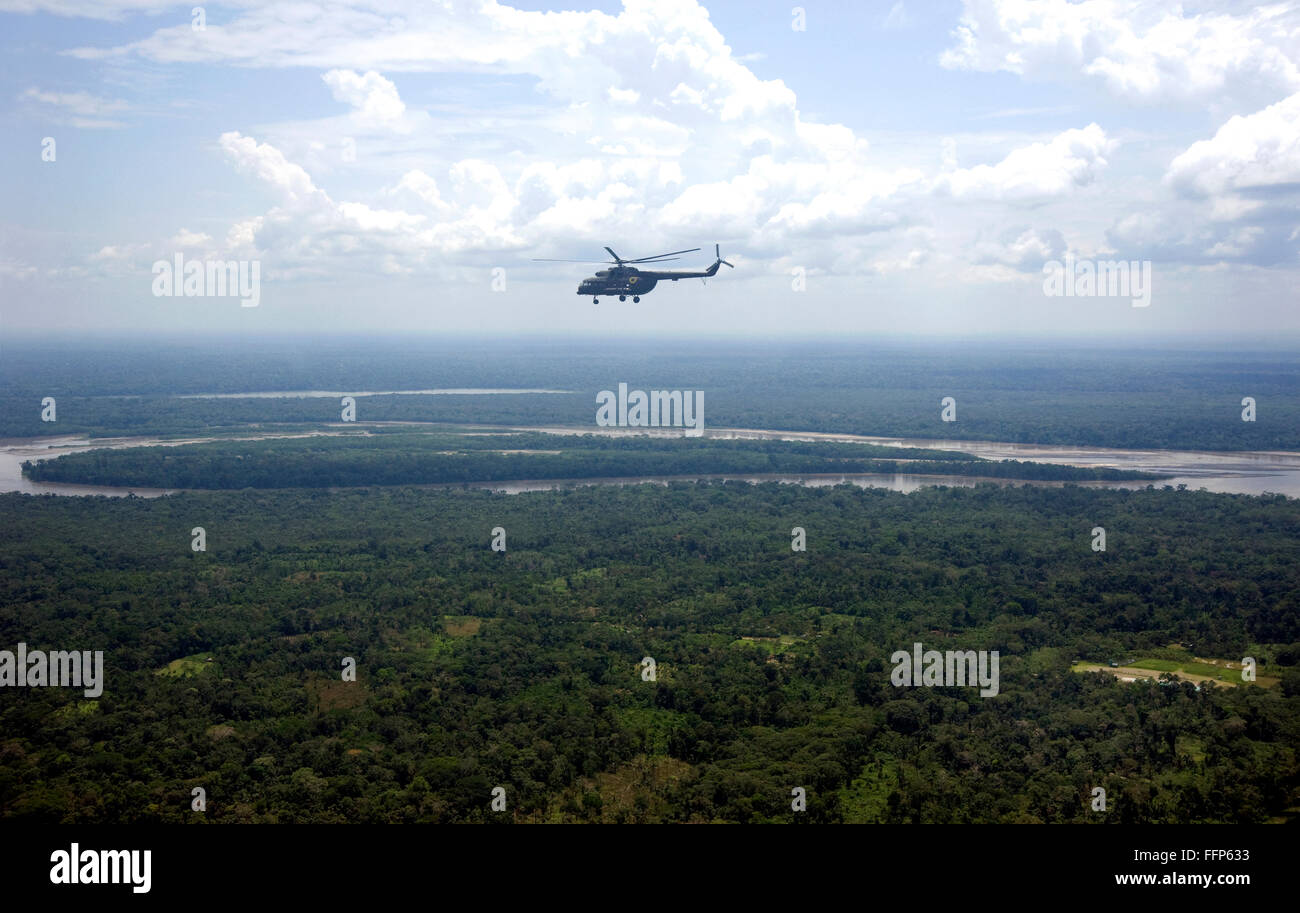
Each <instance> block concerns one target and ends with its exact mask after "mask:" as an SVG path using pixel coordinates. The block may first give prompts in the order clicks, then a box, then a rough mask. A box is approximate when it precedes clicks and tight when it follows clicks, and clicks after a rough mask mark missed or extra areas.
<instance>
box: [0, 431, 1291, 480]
mask: <svg viewBox="0 0 1300 913" xmlns="http://www.w3.org/2000/svg"><path fill="white" fill-rule="evenodd" d="M375 424H381V423H375ZM382 424H389V423H382ZM393 424H404V425H405V424H416V423H407V422H401V423H393ZM358 426H361V427H358ZM363 427H364V423H360V422H358V423H357V424H356V425H354V426H352V427H351V428H349V430H348V431H347V432H344V431H343V430H341V429H340V430H339V431H317V432H305V433H274V432H272V433H258V434H241V435H230V436H223V437H219V438H186V439H161V438H156V437H122V438H97V439H95V440H94V441H91V440H90V439H88V438H87V437H85V436H84V435H64V436H59V437H41V438H25V439H7V440H0V492H10V491H17V492H25V493H27V494H58V495H109V496H116V497H121V496H125V495H127V494H134V495H136V496H139V497H157V496H159V495H164V494H170V493H171V490H169V489H162V488H126V487H114V486H101V485H73V484H68V483H60V482H33V481H31V480H29V479H25V478H23V475H22V463H23V461H24V460H37V459H49V458H53V457H57V456H60V455H62V454H65V453H78V452H80V451H84V450H94V449H99V448H114V449H116V448H122V447H151V446H177V445H180V444H193V443H202V442H205V441H211V440H259V439H266V438H284V437H307V436H313V435H327V434H341V433H351V434H355V433H357V432H358V431H359V430H361V428H363ZM458 427H461V428H464V427H466V426H465V425H459V426H458ZM479 431H480V433H500V432H512V431H541V432H546V433H552V434H581V433H591V434H606V435H616V436H617V435H625V434H637V433H646V432H647V431H649V432H651V433H659V434H662V435H668V436H680V434H681V432H680V431H673V430H667V429H665V430H662V431H657V430H656V429H641V428H638V429H634V430H633V429H620V428H566V427H562V426H538V427H524V426H509V427H506V426H480V428H479ZM705 436H706V437H713V438H719V439H724V440H740V439H751V440H760V439H768V440H789V441H834V442H841V443H853V442H858V443H866V444H882V445H886V446H894V447H922V448H926V449H931V450H952V451H958V452H961V453H969V454H974V455H975V456H980V457H985V458H987V459H994V460H1004V459H1014V460H1035V461H1038V462H1042V463H1057V464H1065V465H1071V466H1089V467H1111V468H1115V469H1131V470H1143V471H1147V472H1156V473H1162V474H1164V473H1167V474H1168V475H1169V476H1170V478H1167V479H1161V480H1158V481H1147V480H1142V481H1132V482H1085V483H1075V484H1082V485H1086V486H1088V487H1099V488H1142V487H1146V486H1147V485H1156V486H1163V485H1186V486H1187V487H1188V488H1190V489H1198V488H1204V489H1206V490H1208V491H1215V492H1225V493H1234V494H1251V495H1258V494H1263V493H1265V492H1274V493H1277V494H1285V495H1288V496H1290V497H1300V453H1294V452H1290V451H1236V452H1218V451H1206V450H1120V449H1115V448H1107V447H1070V446H1060V445H1048V444H1013V443H1005V442H995V441H957V440H944V439H931V438H900V437H877V436H870V435H854V434H826V433H820V432H796V431H767V430H763V429H757V428H713V429H706V430H705ZM695 479H717V480H722V479H726V480H739V481H749V482H768V481H778V482H788V483H791V484H799V485H813V486H819V485H836V484H840V483H842V482H850V483H852V484H855V485H861V486H863V487H870V488H888V489H891V490H893V491H901V492H911V491H915V490H916V489H918V488H920V487H923V486H927V485H954V486H970V485H974V484H976V483H978V482H995V483H998V484H1003V485H1038V486H1045V487H1059V486H1060V485H1062V484H1064V483H1062V482H1043V481H1026V480H1022V479H983V478H978V477H975V476H954V475H924V474H919V473H891V474H879V473H828V474H822V473H757V474H752V473H734V474H733V473H721V474H716V475H701V476H654V477H637V478H592V479H535V480H534V479H522V480H518V481H510V482H472V483H469V484H468V487H471V488H488V489H493V490H496V491H504V492H508V493H511V494H514V493H519V492H524V491H543V490H548V489H552V488H562V487H570V486H575V485H634V484H638V483H642V482H654V483H660V484H667V483H669V482H672V481H692V480H695ZM425 487H433V488H461V487H465V486H464V485H463V484H462V483H455V484H448V485H431V486H425Z"/></svg>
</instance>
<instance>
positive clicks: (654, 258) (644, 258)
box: [605, 247, 699, 263]
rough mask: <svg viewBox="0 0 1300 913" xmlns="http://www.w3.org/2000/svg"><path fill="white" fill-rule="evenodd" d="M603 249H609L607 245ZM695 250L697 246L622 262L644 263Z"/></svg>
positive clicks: (690, 252)
mask: <svg viewBox="0 0 1300 913" xmlns="http://www.w3.org/2000/svg"><path fill="white" fill-rule="evenodd" d="M605 250H609V248H608V247H607V248H605ZM697 250H699V248H698V247H692V248H691V249H690V250H670V251H669V252H668V253H666V254H655V255H654V256H653V257H641V258H640V259H639V260H625V261H623V262H624V263H645V262H646V261H648V260H659V259H661V258H663V257H674V256H676V255H677V254H693V253H695V252H696V251H697Z"/></svg>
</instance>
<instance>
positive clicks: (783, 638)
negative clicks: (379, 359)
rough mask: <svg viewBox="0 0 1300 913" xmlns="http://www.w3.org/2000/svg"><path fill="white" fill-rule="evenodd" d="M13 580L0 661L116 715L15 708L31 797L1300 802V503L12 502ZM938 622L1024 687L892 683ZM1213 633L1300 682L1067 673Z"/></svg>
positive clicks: (928, 499)
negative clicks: (90, 696)
mask: <svg viewBox="0 0 1300 913" xmlns="http://www.w3.org/2000/svg"><path fill="white" fill-rule="evenodd" d="M363 452H364V451H363ZM617 453H618V450H617V449H613V450H611V451H610V452H609V455H610V456H611V457H612V456H614V455H616V454H617ZM196 526H201V527H204V529H205V530H206V537H207V551H205V552H194V551H192V550H191V530H192V528H193V527H196ZM795 526H800V527H803V528H804V529H806V531H807V551H805V552H794V551H792V550H791V529H792V527H795ZM1094 526H1103V527H1105V528H1106V529H1107V531H1108V546H1107V550H1106V551H1105V552H1094V551H1093V550H1092V549H1091V548H1090V542H1091V540H1090V530H1091V528H1092V527H1094ZM495 527H502V528H504V530H505V531H506V546H507V547H506V551H505V552H496V551H493V550H492V549H491V548H490V542H491V540H492V536H493V533H492V530H493V529H494V528H495ZM0 568H2V571H0V588H2V589H0V648H6V649H13V647H14V645H15V644H16V643H18V642H20V641H21V642H25V643H26V644H28V645H29V646H30V647H31V648H33V649H37V648H42V649H87V650H95V649H102V650H104V651H105V664H106V686H105V689H104V693H103V696H102V697H101V698H100V699H99V700H97V701H94V700H86V699H84V698H82V696H81V694H80V692H79V691H74V690H71V689H59V688H44V689H41V688H25V689H21V688H12V689H8V688H7V689H4V692H5V693H3V694H0V815H3V816H5V817H7V818H11V819H23V820H27V821H33V822H35V821H51V822H58V821H77V822H96V821H169V822H194V821H198V820H203V821H209V822H235V821H282V822H288V821H338V822H345V821H346V822H362V821H378V822H383V821H443V822H447V821H484V822H493V821H508V820H516V821H529V820H532V821H558V820H567V821H740V822H758V821H793V820H804V821H865V822H871V821H884V822H976V821H978V822H989V821H1003V822H1036V821H1043V822H1102V823H1113V822H1175V821H1177V822H1210V821H1216V822H1252V821H1267V820H1276V819H1280V818H1286V817H1290V816H1294V814H1295V810H1296V805H1297V789H1298V788H1300V761H1298V759H1297V755H1296V752H1297V746H1300V666H1297V665H1296V663H1297V660H1298V659H1300V643H1297V642H1298V641H1300V502H1298V501H1296V500H1289V499H1286V498H1282V497H1272V496H1265V497H1246V496H1228V495H1216V494H1209V493H1205V492H1189V491H1183V492H1176V491H1173V490H1170V489H1167V488H1165V489H1160V488H1154V487H1152V488H1147V489H1143V490H1138V491H1133V492H1118V491H1108V490H1097V489H1085V488H1081V487H1078V486H1066V487H1063V488H1050V489H1049V488H1033V487H1029V486H1021V487H1010V488H1004V487H998V486H994V485H981V486H978V487H975V488H968V489H959V488H930V489H923V490H920V491H917V492H915V493H912V494H908V495H903V494H898V493H894V492H890V491H884V490H862V489H858V488H855V487H852V486H839V487H835V488H820V489H814V488H802V487H798V486H783V485H778V484H763V485H749V484H742V483H726V484H674V485H671V486H669V487H667V488H664V487H657V486H631V487H626V488H612V487H590V488H580V489H574V490H568V491H555V492H536V493H529V494H520V495H513V496H507V495H502V494H495V493H491V492H486V491H461V490H429V489H415V488H400V487H389V488H370V489H347V490H343V491H337V492H324V491H313V490H296V491H277V492H271V491H240V492H201V493H183V494H178V495H174V496H170V497H166V498H159V499H138V498H116V499H110V498H97V497H96V498H60V497H54V496H28V495H17V494H6V495H0ZM915 641H923V642H924V643H925V645H926V647H927V648H931V647H933V648H937V649H973V650H997V651H1000V656H1001V688H1000V693H998V694H997V695H996V696H994V697H988V698H981V697H979V695H978V692H977V690H976V689H973V688H962V687H952V688H943V687H936V688H899V687H895V686H893V685H891V683H890V669H891V663H890V656H891V654H892V653H893V652H894V651H895V650H899V649H904V650H905V649H909V648H910V646H911V645H912V643H913V642H915ZM1180 642H1181V643H1183V644H1187V645H1188V648H1187V649H1189V650H1190V651H1193V652H1195V653H1196V654H1197V655H1200V656H1207V657H1214V656H1221V657H1230V658H1237V659H1239V658H1241V657H1243V656H1254V657H1256V658H1257V659H1259V660H1260V661H1261V663H1262V664H1263V665H1262V666H1261V671H1262V672H1263V671H1267V673H1268V674H1269V675H1270V676H1280V678H1281V681H1280V683H1279V684H1278V685H1277V686H1275V687H1261V686H1259V685H1242V686H1239V687H1226V686H1215V685H1212V684H1211V685H1206V686H1205V687H1203V688H1202V689H1200V690H1197V689H1195V688H1194V687H1193V686H1192V685H1191V684H1188V683H1170V682H1167V681H1166V682H1159V683H1157V682H1147V683H1140V682H1139V683H1132V684H1126V683H1122V682H1119V681H1117V680H1116V679H1115V678H1113V677H1112V676H1109V675H1106V674H1101V673H1089V674H1079V673H1075V672H1071V671H1070V668H1069V667H1070V663H1071V661H1072V660H1073V659H1075V658H1080V659H1089V660H1093V661H1097V662H1102V663H1104V662H1107V661H1108V660H1111V659H1113V658H1122V657H1124V656H1127V655H1130V654H1132V653H1133V652H1134V651H1148V652H1150V651H1158V650H1165V649H1170V647H1169V645H1170V644H1175V643H1180ZM344 657H353V658H355V660H356V662H357V681H355V682H344V681H342V680H341V676H340V668H341V663H342V660H343V658H344ZM643 657H652V658H653V659H654V660H655V661H656V663H657V680H655V681H645V680H643V679H642V676H641V674H640V673H641V666H640V662H641V660H642V658H643ZM209 660H210V661H209ZM495 786H503V787H504V788H505V790H506V796H507V800H508V810H507V812H505V813H494V812H492V811H491V810H490V807H489V803H490V798H491V796H490V793H491V790H492V789H493V787H495ZM1097 786H1100V787H1103V788H1104V789H1106V790H1107V793H1108V797H1109V800H1108V801H1109V807H1108V810H1107V812H1106V813H1104V814H1101V813H1096V812H1093V811H1091V810H1090V808H1089V798H1090V791H1091V790H1092V788H1094V787H1097ZM195 787H202V788H203V789H205V790H206V793H207V797H208V807H207V811H206V812H204V813H202V814H200V813H196V812H193V811H191V810H190V803H191V798H190V797H191V790H192V789H193V788H195ZM794 787H803V788H805V789H806V790H807V796H808V806H807V812H806V813H803V814H798V813H795V812H792V811H791V807H790V801H791V800H790V795H791V789H792V788H794Z"/></svg>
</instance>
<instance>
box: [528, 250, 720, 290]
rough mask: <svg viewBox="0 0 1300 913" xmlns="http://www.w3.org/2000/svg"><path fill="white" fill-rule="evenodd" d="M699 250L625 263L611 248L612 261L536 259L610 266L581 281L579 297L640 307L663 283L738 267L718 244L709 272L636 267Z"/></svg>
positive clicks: (665, 260) (643, 258) (704, 277)
mask: <svg viewBox="0 0 1300 913" xmlns="http://www.w3.org/2000/svg"><path fill="white" fill-rule="evenodd" d="M699 249H700V248H698V247H692V248H691V249H690V250H674V251H669V252H668V253H666V254H657V255H656V256H653V257H640V258H638V259H636V260H625V259H623V258H622V257H620V256H619V255H618V254H616V253H614V251H613V250H612V249H610V248H608V247H606V248H605V250H607V251H609V255H610V256H611V257H613V258H614V259H613V260H554V259H551V258H548V257H534V258H533V259H534V260H535V261H537V262H539V263H611V264H613V268H612V269H601V270H597V271H596V275H594V276H590V277H588V278H586V279H583V280H582V283H581V284H580V285H579V286H578V294H579V295H591V296H592V298H591V303H592V304H600V298H599V296H600V295H618V300H619V301H626V300H627V296H628V295H631V296H632V301H633V303H636V304H639V303H640V302H641V296H642V295H647V294H649V293H650V292H652V291H653V290H654V287H655V286H656V285H658V284H659V282H660V280H663V279H671V280H672V281H673V282H676V281H677V280H678V279H697V278H698V279H707V278H709V277H710V276H713V275H715V274H716V273H717V272H718V267H719V266H720V265H721V266H730V267H731V268H732V269H735V266H734V265H732V264H730V263H728V262H727V261H726V260H723V259H722V250H721V248H720V247H719V246H718V245H717V244H715V245H713V253H714V256H715V257H716V259H715V260H714V261H713V265H712V266H710V267H709V268H708V269H706V270H703V271H699V270H685V269H663V270H651V269H643V268H640V267H637V266H636V264H638V263H644V264H658V263H667V262H668V261H669V260H677V259H680V258H679V257H678V256H677V255H678V254H693V253H695V252H696V251H697V250H699Z"/></svg>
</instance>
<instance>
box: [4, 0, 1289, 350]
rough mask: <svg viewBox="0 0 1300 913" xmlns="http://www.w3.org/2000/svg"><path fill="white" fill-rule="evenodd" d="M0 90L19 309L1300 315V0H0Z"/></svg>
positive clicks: (234, 322)
mask: <svg viewBox="0 0 1300 913" xmlns="http://www.w3.org/2000/svg"><path fill="white" fill-rule="evenodd" d="M0 113H2V115H3V118H4V122H5V123H6V124H7V126H8V129H7V130H6V131H5V133H4V136H3V139H0V334H4V333H10V334H22V333H26V332H51V333H74V332H77V333H80V332H88V331H89V332H94V331H103V332H113V333H123V334H130V335H133V336H141V337H147V336H149V335H151V334H176V333H200V334H202V333H214V332H236V333H243V334H267V335H273V334H278V333H286V332H302V331H308V332H325V333H333V334H348V333H357V334H362V333H364V334H368V335H369V334H374V333H385V332H394V333H403V334H407V333H453V334H456V333H472V334H475V335H478V336H489V337H491V336H495V335H501V336H507V335H515V334H529V333H558V334H562V335H563V334H571V335H574V336H579V335H581V336H603V337H615V338H620V339H629V338H637V337H638V336H643V335H649V334H654V335H656V336H663V335H668V336H681V337H700V338H717V337H721V338H727V337H736V338H740V337H751V336H753V337H779V338H791V337H799V336H813V337H816V336H835V337H858V336H861V337H873V336H879V335H895V334H902V335H908V336H916V335H919V336H926V335H935V336H944V337H951V336H954V335H955V336H959V337H960V336H969V337H983V338H994V339H996V338H1010V337H1015V336H1019V335H1032V336H1036V337H1044V336H1046V337H1059V338H1062V339H1066V340H1068V339H1072V338H1083V337H1096V336H1101V337H1107V338H1114V339H1116V340H1138V339H1147V340H1152V341H1161V340H1164V341H1170V340H1177V339H1180V338H1184V337H1192V336H1196V337H1207V336H1208V337H1211V338H1219V339H1224V340H1230V339H1238V338H1245V337H1251V338H1268V339H1285V338H1288V337H1292V336H1300V307H1297V294H1296V289H1297V288H1298V287H1300V282H1297V279H1298V278H1300V275H1298V274H1300V258H1298V256H1297V254H1298V251H1300V4H1296V3H1276V4H1264V5H1260V4H1248V3H1234V2H1220V3H1216V4H1200V3H1191V2H1188V3H1182V4H1175V3H1159V2H1124V0H1078V2H1065V0H1039V2H1025V0H964V2H946V0H931V2H924V3H922V2H919V0H885V2H859V3H841V2H836V3H813V2H807V3H805V4H804V5H802V6H794V5H793V2H792V0H783V2H780V3H772V2H764V0H757V2H756V0H745V2H738V3H716V4H715V3H709V4H702V3H699V2H695V0H653V2H646V0H627V2H624V3H602V4H596V5H593V4H583V5H581V6H579V7H578V8H576V9H567V10H566V9H564V8H563V7H561V8H558V9H551V8H548V7H542V6H540V5H537V4H514V5H507V4H504V3H496V2H491V0H486V2H482V0H480V2H464V0H445V2H439V3H434V2H428V0H422V2H404V0H372V2H364V3H346V2H311V0H302V2H292V3H288V2H283V0H281V2H269V3H264V2H261V0H240V2H236V3H231V4H206V5H204V6H202V7H196V6H195V4H194V0H188V2H186V3H184V4H174V3H169V2H166V0H0ZM715 244H717V245H719V246H720V248H721V251H722V255H723V257H725V258H726V259H727V260H728V261H729V262H730V263H732V264H734V265H735V269H734V270H729V269H726V268H725V267H724V268H723V269H722V270H721V272H720V274H719V275H718V276H717V277H716V278H714V279H711V280H709V281H708V282H707V284H706V283H704V282H701V281H700V280H698V279H692V280H689V281H683V282H678V283H665V284H662V285H660V287H659V288H658V289H656V290H655V291H654V292H653V293H652V294H650V295H648V296H646V297H645V298H643V299H642V301H641V303H640V304H634V303H633V302H632V301H631V300H630V299H629V300H628V301H626V302H619V301H617V299H615V298H602V299H601V301H600V303H599V304H593V302H592V300H591V299H590V298H586V297H579V296H578V295H577V294H576V289H577V285H578V282H579V281H581V280H582V279H583V278H584V277H586V276H587V275H589V274H590V273H591V272H592V271H594V270H595V269H599V268H602V267H601V266H599V265H598V264H581V263H536V262H533V258H543V257H551V258H577V259H593V260H596V259H601V258H603V257H604V252H603V247H604V246H606V245H608V246H610V247H612V248H613V249H614V250H616V251H617V252H618V253H619V254H620V255H622V256H624V257H641V256H648V255H651V254H656V253H660V252H662V251H671V250H679V249H683V248H694V247H699V248H702V250H701V251H700V252H699V253H693V254H688V255H685V256H684V258H683V259H682V260H680V261H678V262H676V263H672V264H668V265H669V266H672V267H675V268H692V269H694V268H703V267H705V266H707V265H708V264H709V263H710V262H712V260H713V250H714V245H715ZM178 256H179V257H180V258H181V263H182V272H183V264H184V263H185V262H195V261H198V262H199V263H201V264H203V265H204V266H205V268H206V267H208V266H215V265H217V264H219V263H226V262H230V263H234V264H235V265H236V268H237V270H238V268H239V265H240V264H242V266H243V269H244V276H245V280H246V282H248V283H250V284H249V286H247V287H246V288H247V289H248V290H251V288H252V284H251V283H252V281H253V278H254V277H256V297H255V298H254V297H252V296H251V295H249V294H245V295H244V296H243V297H242V298H241V297H239V296H235V295H232V294H225V295H220V294H214V292H218V291H220V289H219V288H217V287H216V286H215V285H207V284H205V285H200V286H198V287H196V288H195V289H194V290H195V291H201V292H204V293H205V294H203V295H201V296H196V295H178V294H168V292H169V291H172V292H174V291H176V290H177V288H179V287H180V286H181V283H179V282H178V283H176V284H175V286H172V287H171V288H169V285H170V283H166V282H161V283H160V280H161V279H165V278H167V277H166V275H165V273H166V270H165V269H163V264H167V267H168V269H173V270H174V268H175V263H176V259H177V257H178ZM1118 262H1124V263H1127V264H1131V265H1132V268H1131V271H1130V272H1131V275H1130V276H1126V277H1124V278H1125V279H1126V280H1127V279H1128V278H1133V279H1135V280H1141V279H1144V277H1145V280H1144V281H1143V282H1141V283H1139V284H1140V285H1141V288H1140V289H1139V288H1138V287H1136V286H1130V287H1129V288H1123V287H1122V286H1121V285H1116V286H1115V288H1110V287H1108V286H1107V285H1106V283H1100V285H1102V286H1103V290H1104V292H1105V294H1094V293H1093V292H1095V291H1096V285H1097V283H1092V282H1091V279H1090V275H1089V273H1090V271H1092V270H1094V269H1097V268H1103V269H1104V268H1108V267H1107V266H1106V265H1107V264H1114V263H1118ZM1067 264H1068V268H1069V269H1070V272H1069V273H1068V274H1067V273H1064V272H1063V271H1064V270H1065V269H1066V268H1067ZM1098 264H1101V266H1098ZM212 272H213V273H214V276H212V277H209V276H208V275H207V273H206V272H205V273H204V279H203V281H204V282H205V283H207V282H211V281H214V278H215V270H213V271H212ZM1112 278H1115V279H1116V281H1118V277H1112ZM1053 279H1055V280H1056V281H1055V282H1053ZM196 281H197V280H196ZM1067 286H1068V287H1069V290H1070V291H1072V292H1077V294H1070V295H1066V294H1063V291H1064V289H1065V288H1066V287H1067ZM226 291H227V292H229V291H231V290H230V289H227V290H226ZM254 301H255V305H256V306H250V304H251V303H252V302H254Z"/></svg>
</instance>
